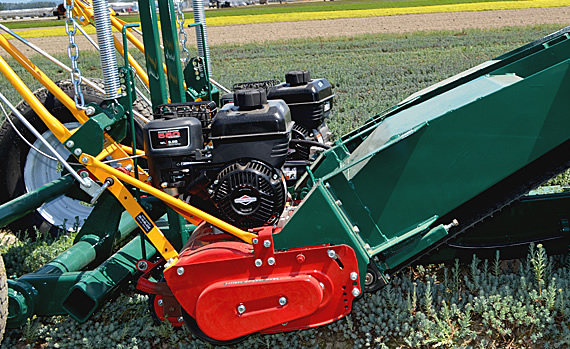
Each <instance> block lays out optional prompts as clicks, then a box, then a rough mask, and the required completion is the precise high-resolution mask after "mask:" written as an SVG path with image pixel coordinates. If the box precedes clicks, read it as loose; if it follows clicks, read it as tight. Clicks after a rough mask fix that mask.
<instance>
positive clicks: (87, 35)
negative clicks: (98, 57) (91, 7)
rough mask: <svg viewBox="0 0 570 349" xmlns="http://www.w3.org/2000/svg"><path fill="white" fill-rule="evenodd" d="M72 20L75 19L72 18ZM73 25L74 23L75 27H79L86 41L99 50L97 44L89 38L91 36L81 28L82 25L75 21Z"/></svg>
mask: <svg viewBox="0 0 570 349" xmlns="http://www.w3.org/2000/svg"><path fill="white" fill-rule="evenodd" d="M72 20H73V21H75V19H72ZM75 25H76V27H77V29H79V31H80V32H81V34H83V36H85V39H87V41H89V42H90V43H91V45H93V47H95V48H96V49H97V51H99V45H97V43H96V42H95V41H94V40H93V39H92V38H91V36H89V34H87V33H86V32H85V29H83V26H81V25H80V24H78V23H76V24H75Z"/></svg>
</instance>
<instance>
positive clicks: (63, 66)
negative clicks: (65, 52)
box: [0, 24, 105, 94]
mask: <svg viewBox="0 0 570 349" xmlns="http://www.w3.org/2000/svg"><path fill="white" fill-rule="evenodd" d="M78 28H79V27H78ZM0 29H2V30H3V31H5V32H6V33H8V34H10V35H12V36H13V37H14V38H15V39H17V40H18V41H20V42H21V43H23V44H24V45H26V46H28V47H29V48H31V49H32V50H34V51H36V52H37V53H39V54H40V55H42V56H43V57H45V58H47V59H48V60H49V61H50V62H52V63H54V64H55V65H57V66H58V67H60V68H61V69H63V70H65V71H67V72H68V73H70V72H71V68H70V67H68V66H67V65H65V64H64V63H62V62H61V61H59V60H58V59H57V58H55V57H53V56H52V55H50V54H49V53H47V52H45V51H44V50H42V49H41V48H39V47H37V46H36V45H34V44H32V43H31V42H29V41H28V40H26V39H24V38H23V37H21V36H20V35H18V34H17V33H15V32H13V31H12V30H10V29H9V28H7V27H6V26H4V25H3V24H0ZM76 75H77V74H76ZM82 82H84V83H85V84H86V85H88V86H89V87H91V88H93V89H94V90H95V91H97V92H99V93H101V94H105V90H103V89H102V88H101V87H99V86H97V85H96V84H95V83H94V82H92V81H91V80H89V79H87V78H84V77H82Z"/></svg>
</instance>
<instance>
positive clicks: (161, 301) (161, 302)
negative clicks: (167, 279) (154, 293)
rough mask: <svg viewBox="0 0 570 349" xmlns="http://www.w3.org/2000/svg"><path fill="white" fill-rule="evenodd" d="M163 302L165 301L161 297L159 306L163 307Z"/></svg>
mask: <svg viewBox="0 0 570 349" xmlns="http://www.w3.org/2000/svg"><path fill="white" fill-rule="evenodd" d="M163 304H164V301H163V300H162V299H159V300H158V306H159V307H162V305H163Z"/></svg>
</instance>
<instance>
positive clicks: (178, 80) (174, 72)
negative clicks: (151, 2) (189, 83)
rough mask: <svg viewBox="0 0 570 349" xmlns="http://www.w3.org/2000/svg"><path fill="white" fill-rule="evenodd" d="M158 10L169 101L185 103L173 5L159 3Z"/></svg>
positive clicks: (166, 2) (164, 0) (168, 1)
mask: <svg viewBox="0 0 570 349" xmlns="http://www.w3.org/2000/svg"><path fill="white" fill-rule="evenodd" d="M158 9H159V15H160V24H161V30H162V42H163V44H164V59H165V60H166V70H167V72H168V76H167V77H168V87H169V88H170V100H171V101H172V103H179V102H186V96H185V94H184V77H183V75H182V67H181V64H180V49H179V47H178V31H177V30H176V13H175V12H174V3H173V2H172V0H163V1H159V2H158Z"/></svg>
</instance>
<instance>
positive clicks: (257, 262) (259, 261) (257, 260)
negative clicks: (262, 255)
mask: <svg viewBox="0 0 570 349" xmlns="http://www.w3.org/2000/svg"><path fill="white" fill-rule="evenodd" d="M262 264H263V261H262V260H261V259H256V260H255V266H256V267H258V268H259V267H261V265H262Z"/></svg>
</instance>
